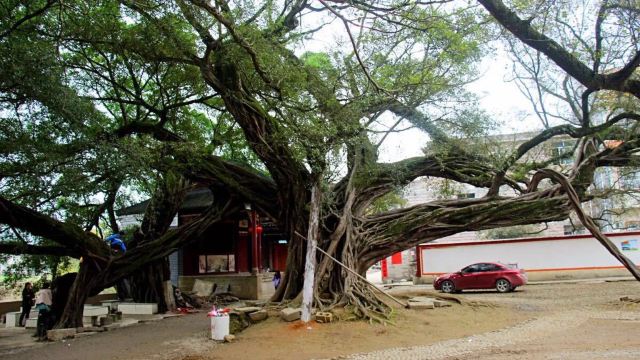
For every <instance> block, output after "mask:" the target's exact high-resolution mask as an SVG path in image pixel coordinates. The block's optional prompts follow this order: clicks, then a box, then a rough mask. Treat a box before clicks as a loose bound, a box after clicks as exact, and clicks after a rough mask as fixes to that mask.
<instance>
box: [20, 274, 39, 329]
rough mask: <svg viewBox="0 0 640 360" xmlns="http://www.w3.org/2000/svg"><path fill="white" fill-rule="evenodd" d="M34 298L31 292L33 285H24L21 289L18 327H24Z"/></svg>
mask: <svg viewBox="0 0 640 360" xmlns="http://www.w3.org/2000/svg"><path fill="white" fill-rule="evenodd" d="M35 297H36V295H35V294H34V292H33V285H31V283H30V282H28V283H26V284H24V288H23V289H22V313H21V314H20V326H25V325H26V323H27V319H28V318H29V313H30V312H31V307H32V306H33V300H34V299H35Z"/></svg>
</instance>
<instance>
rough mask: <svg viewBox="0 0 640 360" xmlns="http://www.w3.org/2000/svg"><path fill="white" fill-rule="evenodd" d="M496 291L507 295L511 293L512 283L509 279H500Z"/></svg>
mask: <svg viewBox="0 0 640 360" xmlns="http://www.w3.org/2000/svg"><path fill="white" fill-rule="evenodd" d="M496 290H498V292H501V293H506V292H509V291H511V283H510V282H509V280H507V279H498V281H496Z"/></svg>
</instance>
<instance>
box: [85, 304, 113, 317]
mask: <svg viewBox="0 0 640 360" xmlns="http://www.w3.org/2000/svg"><path fill="white" fill-rule="evenodd" d="M108 313H109V308H108V307H106V306H93V305H85V306H84V310H83V312H82V316H104V315H107V314H108Z"/></svg>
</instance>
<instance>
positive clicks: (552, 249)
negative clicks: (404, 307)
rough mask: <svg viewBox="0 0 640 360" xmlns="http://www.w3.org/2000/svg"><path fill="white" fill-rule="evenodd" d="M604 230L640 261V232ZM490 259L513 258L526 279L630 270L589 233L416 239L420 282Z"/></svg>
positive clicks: (620, 273)
mask: <svg viewBox="0 0 640 360" xmlns="http://www.w3.org/2000/svg"><path fill="white" fill-rule="evenodd" d="M607 235H608V237H609V239H610V240H611V241H612V242H613V243H614V244H615V245H616V246H617V247H618V249H619V250H620V251H621V252H622V253H623V254H624V255H625V256H627V257H628V258H629V259H630V260H631V261H633V262H634V263H636V264H640V232H626V233H624V232H623V233H612V234H607ZM493 261H498V262H502V263H505V264H508V263H515V264H517V265H518V267H519V268H521V269H524V270H525V271H526V272H527V275H528V277H529V280H531V281H536V280H567V279H581V278H597V277H611V276H628V275H629V273H628V272H627V271H626V269H624V268H623V267H622V265H621V264H620V262H618V260H617V259H616V258H614V257H613V256H612V255H611V254H609V252H608V251H607V250H606V249H605V248H604V247H603V246H602V245H600V243H599V242H598V241H597V240H596V239H595V238H593V237H592V236H591V235H570V236H558V237H539V238H524V239H505V240H489V241H482V242H463V243H446V244H444V243H443V244H425V245H420V261H419V264H420V273H421V277H422V278H423V279H422V282H427V283H428V282H431V281H432V280H433V277H434V276H437V275H439V274H442V273H449V272H454V271H458V270H460V269H462V268H463V267H464V266H467V265H470V264H474V263H479V262H493Z"/></svg>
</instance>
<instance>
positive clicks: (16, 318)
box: [4, 311, 20, 328]
mask: <svg viewBox="0 0 640 360" xmlns="http://www.w3.org/2000/svg"><path fill="white" fill-rule="evenodd" d="M4 316H5V319H6V325H5V327H8V328H12V327H18V326H20V312H19V311H14V312H9V313H6V314H5V315H4Z"/></svg>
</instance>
